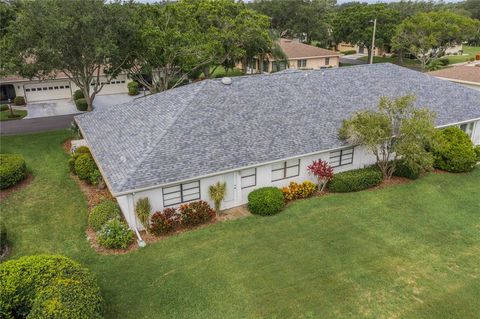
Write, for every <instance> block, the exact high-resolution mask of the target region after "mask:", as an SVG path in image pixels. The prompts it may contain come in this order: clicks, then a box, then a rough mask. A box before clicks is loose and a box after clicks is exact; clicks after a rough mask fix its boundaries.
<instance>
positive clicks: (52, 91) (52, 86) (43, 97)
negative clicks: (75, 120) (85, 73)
mask: <svg viewBox="0 0 480 319" xmlns="http://www.w3.org/2000/svg"><path fill="white" fill-rule="evenodd" d="M25 96H26V98H27V102H38V101H48V100H57V99H69V98H71V97H72V93H71V92H70V82H69V81H64V82H60V81H59V82H43V83H37V84H25Z"/></svg>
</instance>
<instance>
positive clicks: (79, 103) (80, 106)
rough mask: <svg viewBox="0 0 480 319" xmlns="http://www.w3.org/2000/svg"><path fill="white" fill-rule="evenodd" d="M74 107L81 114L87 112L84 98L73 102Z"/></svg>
mask: <svg viewBox="0 0 480 319" xmlns="http://www.w3.org/2000/svg"><path fill="white" fill-rule="evenodd" d="M75 106H76V107H77V110H79V111H82V112H83V111H86V110H88V103H87V100H85V99H84V98H81V99H78V100H75Z"/></svg>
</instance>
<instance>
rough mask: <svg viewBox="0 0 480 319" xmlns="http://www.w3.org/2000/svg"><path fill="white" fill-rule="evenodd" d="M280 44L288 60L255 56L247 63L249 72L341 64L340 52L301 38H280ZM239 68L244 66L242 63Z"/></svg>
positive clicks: (327, 66) (267, 71)
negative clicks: (312, 43) (303, 41)
mask: <svg viewBox="0 0 480 319" xmlns="http://www.w3.org/2000/svg"><path fill="white" fill-rule="evenodd" d="M279 45H280V48H281V49H282V51H283V53H285V56H286V58H287V59H286V60H275V59H274V58H273V57H272V56H268V57H265V59H264V60H263V61H261V59H259V58H254V59H251V60H249V61H248V63H247V73H249V74H253V73H271V72H277V71H282V70H285V69H321V68H332V67H338V65H339V61H340V54H339V53H338V52H335V51H330V50H326V49H322V48H319V47H316V46H313V45H308V44H304V43H301V42H300V41H299V40H291V39H283V38H282V39H280V41H279ZM239 68H240V69H241V68H242V66H241V64H240V65H239ZM260 68H261V70H260Z"/></svg>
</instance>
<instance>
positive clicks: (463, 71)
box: [428, 65, 480, 84]
mask: <svg viewBox="0 0 480 319" xmlns="http://www.w3.org/2000/svg"><path fill="white" fill-rule="evenodd" d="M428 74H429V75H433V76H436V77H440V78H445V79H452V80H459V81H466V82H474V83H478V84H480V66H467V65H461V66H453V67H450V68H446V69H442V70H438V71H432V72H428Z"/></svg>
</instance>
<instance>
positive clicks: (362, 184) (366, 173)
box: [327, 167, 382, 193]
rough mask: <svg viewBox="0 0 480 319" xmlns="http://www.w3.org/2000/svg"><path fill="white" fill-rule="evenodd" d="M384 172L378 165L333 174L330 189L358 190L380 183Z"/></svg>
mask: <svg viewBox="0 0 480 319" xmlns="http://www.w3.org/2000/svg"><path fill="white" fill-rule="evenodd" d="M381 182H382V172H380V170H379V169H378V168H376V167H368V168H362V169H356V170H352V171H347V172H342V173H338V174H335V175H333V178H332V180H331V181H330V182H328V184H327V187H328V190H329V191H331V192H335V193H347V192H356V191H361V190H363V189H367V188H370V187H374V186H377V185H379V184H380V183H381Z"/></svg>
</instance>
